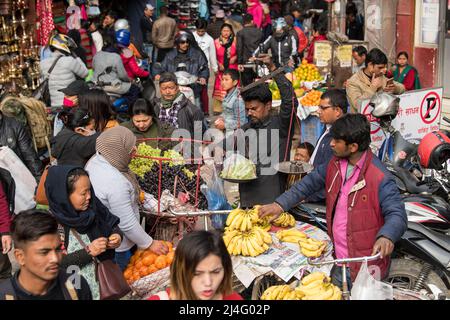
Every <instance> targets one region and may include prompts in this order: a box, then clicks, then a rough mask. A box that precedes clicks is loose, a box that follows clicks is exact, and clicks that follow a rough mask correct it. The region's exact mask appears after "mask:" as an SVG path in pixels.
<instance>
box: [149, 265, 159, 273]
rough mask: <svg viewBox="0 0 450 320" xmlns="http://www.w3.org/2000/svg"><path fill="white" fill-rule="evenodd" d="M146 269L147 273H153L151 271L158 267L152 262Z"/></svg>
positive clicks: (156, 269)
mask: <svg viewBox="0 0 450 320" xmlns="http://www.w3.org/2000/svg"><path fill="white" fill-rule="evenodd" d="M147 270H148V272H149V274H150V273H153V272H156V271H158V268H157V267H156V266H155V265H154V264H152V265H151V266H149V267H148V268H147Z"/></svg>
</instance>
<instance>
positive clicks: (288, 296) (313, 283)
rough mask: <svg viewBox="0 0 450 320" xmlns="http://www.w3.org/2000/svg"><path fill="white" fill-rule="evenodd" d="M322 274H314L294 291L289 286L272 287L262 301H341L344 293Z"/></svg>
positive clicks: (265, 293) (262, 296) (303, 280)
mask: <svg viewBox="0 0 450 320" xmlns="http://www.w3.org/2000/svg"><path fill="white" fill-rule="evenodd" d="M330 280H331V279H330V278H329V277H327V276H326V275H325V274H324V273H322V272H313V273H311V274H309V275H307V276H306V277H304V278H303V279H302V281H301V285H300V286H298V287H296V288H295V289H292V288H291V287H290V286H289V285H279V286H271V287H269V288H267V289H266V290H265V291H264V292H263V294H262V295H261V300H341V299H342V292H341V290H340V289H339V288H338V287H336V286H335V285H333V284H331V282H330Z"/></svg>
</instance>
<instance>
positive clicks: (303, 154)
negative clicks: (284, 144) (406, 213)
mask: <svg viewBox="0 0 450 320" xmlns="http://www.w3.org/2000/svg"><path fill="white" fill-rule="evenodd" d="M313 152H314V146H313V145H312V144H311V143H309V142H300V143H299V145H298V146H297V148H296V149H295V155H294V160H295V161H303V162H306V163H308V162H309V159H310V158H311V156H312V154H313Z"/></svg>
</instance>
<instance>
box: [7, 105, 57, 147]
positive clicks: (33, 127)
mask: <svg viewBox="0 0 450 320" xmlns="http://www.w3.org/2000/svg"><path fill="white" fill-rule="evenodd" d="M0 109H1V110H2V111H3V113H4V114H5V115H6V116H8V117H13V118H16V119H17V120H18V121H19V122H20V123H22V124H23V125H25V126H28V128H29V129H30V133H31V138H32V141H33V145H34V149H35V150H36V152H37V151H38V149H41V148H45V147H47V149H48V150H49V152H50V138H51V135H52V127H51V126H50V123H49V122H48V119H47V110H46V107H45V104H44V103H43V102H42V101H39V100H37V99H35V98H28V97H24V96H21V97H14V96H9V97H6V98H5V99H4V100H3V101H2V103H1V104H0Z"/></svg>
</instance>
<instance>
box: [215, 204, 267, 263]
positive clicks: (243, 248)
mask: <svg viewBox="0 0 450 320" xmlns="http://www.w3.org/2000/svg"><path fill="white" fill-rule="evenodd" d="M259 207H260V206H255V207H254V208H253V209H250V210H243V209H234V210H232V211H231V212H230V214H229V215H228V218H227V221H226V225H227V227H226V228H225V233H224V235H223V240H224V242H225V245H226V247H227V249H228V252H229V253H230V254H232V255H235V256H236V255H243V256H251V257H256V256H258V255H260V254H262V253H264V252H266V251H267V250H268V249H269V246H268V245H269V244H271V243H272V237H271V236H270V234H269V233H268V232H267V231H265V230H264V229H262V228H260V227H258V226H257V225H256V223H257V222H258V221H259V216H258V211H259Z"/></svg>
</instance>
